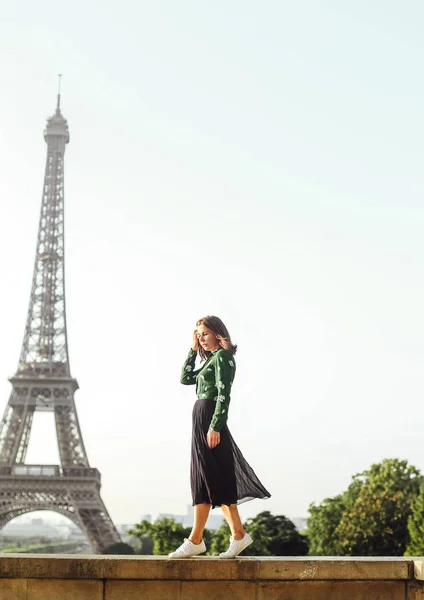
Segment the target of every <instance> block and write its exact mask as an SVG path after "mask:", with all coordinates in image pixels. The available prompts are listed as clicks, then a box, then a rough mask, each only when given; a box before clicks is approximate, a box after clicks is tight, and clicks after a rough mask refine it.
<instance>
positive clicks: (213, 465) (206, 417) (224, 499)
mask: <svg viewBox="0 0 424 600" xmlns="http://www.w3.org/2000/svg"><path fill="white" fill-rule="evenodd" d="M214 411H215V402H214V401H213V400H197V402H195V404H194V408H193V430H192V441H191V467H190V482H191V493H192V498H193V505H195V504H204V503H206V504H212V508H215V507H216V506H221V504H228V505H229V504H241V503H242V502H247V501H248V500H253V499H254V498H261V499H264V498H270V496H271V494H270V493H269V492H268V491H267V490H266V489H265V488H264V486H263V485H262V483H261V482H260V481H259V479H258V478H257V476H256V475H255V473H254V471H253V469H252V467H251V466H250V465H249V463H248V462H247V461H246V459H245V458H244V456H243V455H242V453H241V452H240V450H239V448H238V446H237V445H236V443H235V441H234V440H233V438H232V436H231V433H230V431H229V429H228V427H227V425H225V426H224V427H223V428H222V430H221V441H220V443H219V444H218V446H216V447H215V448H213V449H211V448H209V446H208V443H207V440H206V435H207V433H208V430H209V425H210V422H211V419H212V416H213V413H214Z"/></svg>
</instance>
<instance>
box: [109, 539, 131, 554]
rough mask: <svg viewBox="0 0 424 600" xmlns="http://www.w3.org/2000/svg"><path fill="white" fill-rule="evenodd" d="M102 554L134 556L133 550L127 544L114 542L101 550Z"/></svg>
mask: <svg viewBox="0 0 424 600" xmlns="http://www.w3.org/2000/svg"><path fill="white" fill-rule="evenodd" d="M102 554H135V552H134V548H132V546H130V545H129V544H126V543H125V542H116V543H115V544H111V545H110V546H108V547H107V548H106V549H105V550H103V552H102Z"/></svg>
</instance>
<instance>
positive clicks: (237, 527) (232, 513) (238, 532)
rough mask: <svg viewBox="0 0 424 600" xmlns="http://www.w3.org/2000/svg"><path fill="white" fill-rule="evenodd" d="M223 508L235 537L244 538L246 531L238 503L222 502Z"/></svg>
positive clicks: (237, 538)
mask: <svg viewBox="0 0 424 600" xmlns="http://www.w3.org/2000/svg"><path fill="white" fill-rule="evenodd" d="M221 509H222V512H223V513H224V516H225V518H226V519H227V521H228V525H229V526H230V529H231V533H232V535H233V538H234V539H235V540H242V539H243V538H244V534H245V533H246V532H245V530H244V527H243V523H242V522H241V519H240V515H239V511H238V508H237V504H230V505H228V504H222V505H221Z"/></svg>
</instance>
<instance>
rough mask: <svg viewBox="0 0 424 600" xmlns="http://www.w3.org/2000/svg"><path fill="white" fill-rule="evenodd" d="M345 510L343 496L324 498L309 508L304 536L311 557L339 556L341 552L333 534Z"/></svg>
mask: <svg viewBox="0 0 424 600" xmlns="http://www.w3.org/2000/svg"><path fill="white" fill-rule="evenodd" d="M345 508H346V500H345V495H344V494H340V495H339V496H336V497H335V498H326V499H325V500H323V501H322V502H321V504H319V505H318V506H316V505H315V504H311V505H310V506H309V514H310V516H309V518H308V522H307V530H306V535H307V536H308V540H309V554H310V555H311V556H339V555H340V553H341V551H340V548H339V543H338V539H336V537H335V535H334V532H335V530H336V528H337V526H338V525H339V523H340V521H341V518H342V515H343V511H344V510H345Z"/></svg>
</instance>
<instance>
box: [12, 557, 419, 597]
mask: <svg viewBox="0 0 424 600" xmlns="http://www.w3.org/2000/svg"><path fill="white" fill-rule="evenodd" d="M423 580H424V558H416V559H412V558H326V557H323V558H321V557H320V558H312V557H310V558H296V557H289V558H284V557H281V558H276V557H272V558H264V557H241V558H238V559H235V560H222V559H218V558H211V557H199V558H193V559H179V560H178V559H169V558H167V557H145V556H142V557H141V556H140V557H121V556H75V555H69V556H66V555H60V556H59V555H44V556H43V555H32V556H31V555H25V556H23V555H21V554H14V555H11V554H3V555H1V556H0V600H203V599H205V600H226V599H228V600H274V599H275V600H277V599H278V600H424V581H423Z"/></svg>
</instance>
